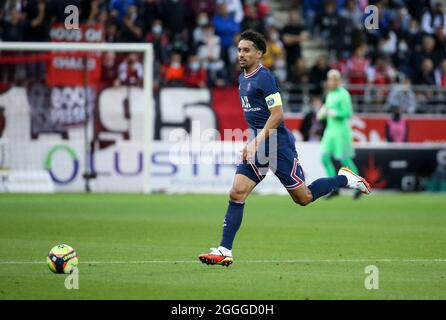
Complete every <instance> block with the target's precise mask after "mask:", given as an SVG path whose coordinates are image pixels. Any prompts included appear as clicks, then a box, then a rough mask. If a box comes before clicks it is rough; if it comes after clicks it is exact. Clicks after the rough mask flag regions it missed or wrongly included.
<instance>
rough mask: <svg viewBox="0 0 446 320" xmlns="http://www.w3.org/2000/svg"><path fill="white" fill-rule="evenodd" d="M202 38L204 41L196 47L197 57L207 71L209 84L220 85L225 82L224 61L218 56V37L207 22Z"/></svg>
mask: <svg viewBox="0 0 446 320" xmlns="http://www.w3.org/2000/svg"><path fill="white" fill-rule="evenodd" d="M203 40H204V42H203V43H202V44H201V45H200V46H199V47H198V58H199V60H200V62H201V65H202V66H203V67H204V68H205V69H206V70H207V72H208V81H209V84H210V85H218V86H222V85H224V84H225V82H224V80H223V78H224V75H223V72H224V63H223V61H222V60H221V58H220V52H221V45H220V38H219V37H218V36H217V35H216V34H215V31H214V26H213V25H211V24H208V25H207V26H206V27H205V28H204V38H203Z"/></svg>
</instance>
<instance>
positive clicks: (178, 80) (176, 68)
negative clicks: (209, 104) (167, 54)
mask: <svg viewBox="0 0 446 320" xmlns="http://www.w3.org/2000/svg"><path fill="white" fill-rule="evenodd" d="M184 72H185V69H184V66H183V65H182V62H181V54H180V53H178V52H174V53H172V56H171V58H170V64H169V65H164V66H163V67H162V68H161V77H162V83H163V84H164V85H170V86H178V85H184Z"/></svg>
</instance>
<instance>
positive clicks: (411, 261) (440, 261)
mask: <svg viewBox="0 0 446 320" xmlns="http://www.w3.org/2000/svg"><path fill="white" fill-rule="evenodd" d="M362 262H396V263H422V262H439V263H444V262H446V259H387V258H381V259H373V258H370V259H297V260H238V261H236V263H237V264H239V263H265V264H268V263H362ZM79 263H81V264H177V263H180V264H181V263H199V261H198V260H176V261H175V260H140V261H82V260H80V261H79ZM8 264H11V265H12V264H45V261H0V265H8Z"/></svg>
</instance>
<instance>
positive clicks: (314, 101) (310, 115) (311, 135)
mask: <svg viewBox="0 0 446 320" xmlns="http://www.w3.org/2000/svg"><path fill="white" fill-rule="evenodd" d="M323 105H324V103H323V101H322V98H321V97H320V96H313V97H312V98H311V106H310V110H309V111H308V112H307V113H306V114H305V116H304V118H303V120H302V124H301V126H300V132H301V133H302V136H303V140H304V141H321V138H322V135H323V133H324V129H325V124H326V121H319V120H317V118H316V114H317V112H318V111H319V109H320V108H322V106H323Z"/></svg>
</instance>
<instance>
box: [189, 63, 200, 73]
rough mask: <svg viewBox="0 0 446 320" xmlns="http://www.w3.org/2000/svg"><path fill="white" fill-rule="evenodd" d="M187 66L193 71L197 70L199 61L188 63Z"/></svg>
mask: <svg viewBox="0 0 446 320" xmlns="http://www.w3.org/2000/svg"><path fill="white" fill-rule="evenodd" d="M189 68H190V69H191V70H193V71H197V70H198V69H200V63H199V62H192V63H189Z"/></svg>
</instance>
